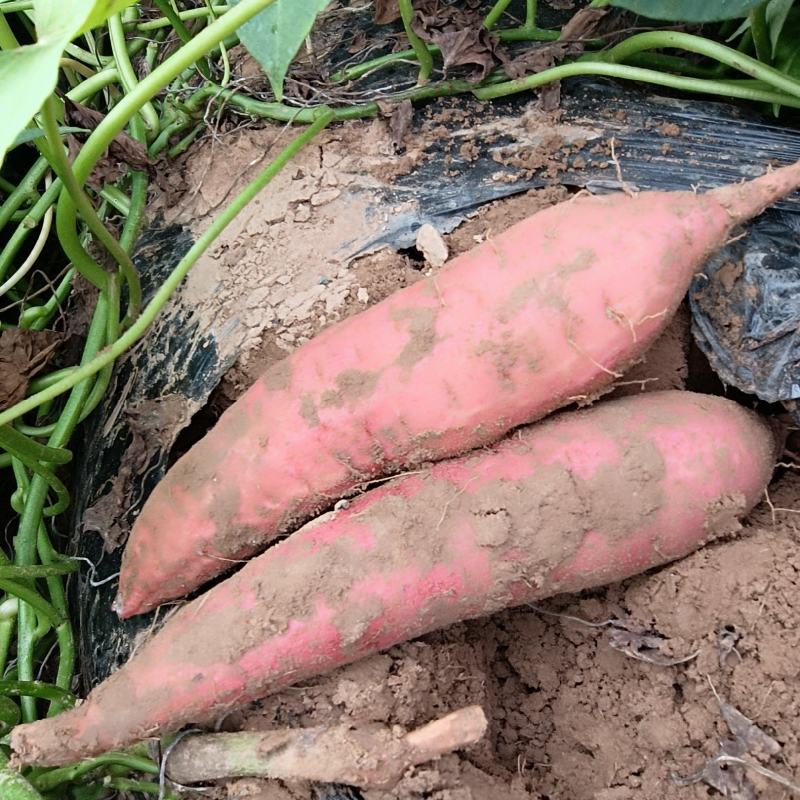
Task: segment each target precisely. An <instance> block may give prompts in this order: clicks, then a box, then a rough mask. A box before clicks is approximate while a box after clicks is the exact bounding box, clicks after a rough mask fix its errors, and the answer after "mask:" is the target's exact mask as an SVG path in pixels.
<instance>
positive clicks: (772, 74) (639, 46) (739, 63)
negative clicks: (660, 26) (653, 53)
mask: <svg viewBox="0 0 800 800" xmlns="http://www.w3.org/2000/svg"><path fill="white" fill-rule="evenodd" d="M666 47H672V48H676V49H679V50H687V51H689V52H690V53H697V54H698V55H702V56H706V57H707V58H712V59H714V60H715V61H719V62H721V63H723V64H726V65H727V66H729V67H732V68H733V69H735V70H738V71H739V72H742V73H744V74H745V75H749V76H750V77H752V78H756V79H757V80H760V81H763V82H764V83H766V84H769V85H770V86H773V87H774V88H776V89H778V90H780V91H782V92H786V93H787V94H790V95H792V96H794V97H798V98H800V82H798V81H796V80H793V79H792V78H790V77H788V76H787V75H784V74H783V73H782V72H779V71H778V70H776V69H775V68H774V67H770V66H769V65H768V64H762V63H761V62H760V61H757V60H756V59H754V58H751V57H750V56H748V55H745V54H744V53H740V52H739V51H738V50H734V49H733V48H732V47H727V46H726V45H724V44H720V43H719V42H712V41H711V40H710V39H705V38H703V37H702V36H695V35H693V34H691V33H683V32H681V31H648V32H646V33H637V34H635V35H633V36H631V37H629V38H628V39H625V40H623V41H622V42H620V43H619V44H617V45H615V46H614V47H612V48H610V49H609V50H606V52H605V53H603V54H602V55H601V56H600V57H601V58H602V59H603V60H604V61H608V62H610V63H615V64H616V63H619V62H621V61H625V60H626V59H628V58H629V57H630V56H631V55H634V54H636V53H641V52H642V51H643V50H656V49H662V48H666ZM634 80H636V79H635V78H634ZM664 85H666V84H664ZM746 99H749V98H746Z"/></svg>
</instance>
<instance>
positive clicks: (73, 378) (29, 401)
mask: <svg viewBox="0 0 800 800" xmlns="http://www.w3.org/2000/svg"><path fill="white" fill-rule="evenodd" d="M237 8H238V6H237ZM230 13H232V12H228V14H230ZM226 16H228V15H227V14H226ZM223 19H224V17H223ZM140 85H141V84H140ZM129 96H130V95H129ZM123 102H124V101H123ZM117 107H118V106H117ZM317 113H318V117H317V119H316V120H315V121H314V122H313V123H312V124H311V125H309V127H308V128H306V129H305V130H303V132H302V133H300V134H299V135H298V136H297V137H296V138H295V139H293V140H292V141H291V142H290V143H289V144H288V145H287V146H286V147H285V148H284V149H283V150H282V151H281V152H280V153H279V154H278V155H277V156H276V157H275V159H274V160H273V161H272V162H271V163H270V164H269V165H268V166H267V167H266V168H265V169H264V170H263V172H261V173H260V174H259V175H258V176H257V177H256V178H255V179H253V181H251V182H250V183H249V184H248V185H247V186H246V187H245V188H244V189H243V190H242V191H241V192H240V194H239V195H237V196H236V198H235V199H234V200H233V201H232V202H231V203H230V204H229V205H228V206H227V207H226V208H225V210H224V211H223V212H222V213H220V214H219V216H217V217H216V218H215V220H214V221H213V222H212V223H211V225H210V226H209V227H208V229H207V230H206V231H204V233H203V234H202V235H201V236H200V238H198V240H197V241H196V242H195V243H194V244H193V245H192V247H191V248H190V249H189V251H188V252H187V253H186V255H185V256H184V257H183V258H182V259H181V260H180V261H179V262H178V264H177V265H176V266H175V268H174V269H173V270H172V272H171V273H170V274H169V276H168V277H167V279H166V280H165V281H164V283H163V284H161V286H160V287H159V288H158V290H157V291H156V293H155V295H154V296H153V299H152V300H151V301H150V302H149V303H148V304H147V306H145V308H144V310H143V311H142V313H141V314H140V315H139V317H138V318H137V320H136V322H134V323H133V325H131V327H130V328H128V330H127V331H125V333H123V334H122V336H120V338H119V339H117V340H116V341H115V342H114V343H113V344H111V345H109V346H108V347H106V348H105V349H104V350H103V351H102V352H100V353H98V354H97V355H96V356H94V358H90V359H89V360H86V361H85V362H84V363H83V364H81V366H80V367H78V368H77V369H76V370H75V371H74V372H72V373H70V374H69V375H67V376H66V377H65V378H63V379H62V380H60V381H58V382H57V383H54V384H53V385H52V386H49V387H47V388H46V389H42V390H41V391H40V392H37V393H36V394H33V395H30V396H29V397H26V398H25V399H24V400H21V401H20V402H19V403H17V404H16V405H15V406H13V407H12V408H9V409H6V410H5V411H3V412H0V425H5V424H7V423H9V422H12V421H13V420H15V419H17V418H18V417H20V416H21V415H22V414H26V413H27V412H28V411H31V410H32V409H34V408H36V407H37V406H39V405H41V404H42V403H44V402H46V401H48V400H52V399H54V398H56V397H58V396H59V395H60V394H62V393H63V392H65V391H67V390H68V389H70V388H72V387H73V386H76V385H77V384H80V383H81V382H82V381H85V380H86V379H87V378H91V377H92V376H93V375H95V374H96V373H97V372H99V371H100V370H101V369H103V367H105V366H107V365H109V364H111V363H113V362H114V360H115V359H117V358H118V357H119V356H121V355H122V354H123V353H124V352H125V351H126V350H127V349H128V348H129V347H130V346H131V345H133V344H134V343H135V342H136V341H137V340H138V339H139V338H140V337H141V336H142V335H143V334H144V332H145V331H146V330H147V328H148V327H149V326H150V324H151V323H152V322H153V320H154V319H155V318H156V316H157V315H158V312H159V311H160V310H161V308H162V307H163V305H164V304H165V303H166V302H167V300H168V299H169V298H170V296H171V295H172V293H173V292H174V291H175V289H176V288H177V287H178V286H179V285H180V283H181V281H182V280H183V279H184V278H185V277H186V275H187V273H188V272H189V270H190V269H191V268H192V266H193V265H194V264H195V262H196V261H197V259H198V258H199V257H200V256H201V255H202V253H204V252H205V250H206V248H208V246H209V245H210V244H211V243H212V242H213V241H214V240H215V239H216V238H217V236H219V234H220V233H221V232H222V231H223V230H224V229H225V228H226V227H227V226H228V225H229V224H230V222H231V221H232V220H233V219H234V218H235V217H236V216H237V214H238V213H239V212H240V211H241V210H242V209H243V208H244V207H245V206H246V205H247V204H248V203H249V202H250V200H252V199H253V198H254V197H255V196H256V195H257V194H258V193H259V192H260V191H261V190H262V189H263V188H264V187H265V186H266V185H267V184H268V183H269V182H270V181H271V180H272V179H273V178H274V177H275V175H277V174H278V173H279V172H280V171H281V169H283V167H284V166H285V165H286V163H287V162H288V161H289V160H290V159H292V158H293V157H294V156H295V155H296V154H297V153H298V152H299V151H300V150H302V149H303V147H305V145H306V144H308V142H310V141H311V140H312V139H313V138H314V137H315V136H316V135H317V134H318V133H319V132H320V131H321V130H322V129H323V128H325V127H326V126H327V125H328V124H330V122H331V121H332V120H333V118H334V114H333V112H332V111H331V110H330V109H328V108H324V107H323V108H321V109H319V110H318V112H317ZM106 119H108V118H106ZM54 436H55V434H54ZM45 487H46V484H45Z"/></svg>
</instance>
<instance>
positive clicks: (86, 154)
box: [72, 0, 275, 183]
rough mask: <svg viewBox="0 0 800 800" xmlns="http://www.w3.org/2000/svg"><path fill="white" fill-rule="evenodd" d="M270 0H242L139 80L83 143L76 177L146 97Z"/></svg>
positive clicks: (271, 0) (83, 174)
mask: <svg viewBox="0 0 800 800" xmlns="http://www.w3.org/2000/svg"><path fill="white" fill-rule="evenodd" d="M274 2H275V0H242V2H240V3H238V4H237V5H236V6H234V7H233V8H232V9H230V10H229V11H228V12H226V13H225V14H223V15H222V16H221V17H219V18H218V19H217V20H215V21H214V22H213V23H211V25H209V26H208V27H206V28H203V30H201V31H200V32H199V33H198V34H196V35H195V36H194V38H193V39H192V40H191V41H190V42H189V43H188V44H186V45H184V46H183V47H181V48H180V50H178V51H177V52H175V53H173V54H172V55H171V56H170V57H169V58H168V59H166V61H164V62H163V63H161V64H159V66H157V67H156V68H155V69H154V70H153V71H152V72H151V73H150V74H149V75H148V76H147V77H145V78H143V79H142V80H141V81H139V83H138V84H137V86H136V88H135V89H134V90H133V91H132V92H130V93H129V94H127V95H125V97H124V98H123V99H122V100H120V102H119V103H117V105H115V106H114V108H112V109H111V111H109V113H108V114H107V115H106V116H105V118H104V119H103V121H102V122H101V123H100V124H99V125H98V126H97V128H95V130H94V131H93V133H92V134H91V135H90V136H89V138H88V139H87V140H86V142H85V143H84V145H83V147H82V148H81V151H80V153H79V154H78V156H77V158H76V159H75V163H74V164H73V167H72V168H73V171H74V173H75V176H76V178H77V179H78V181H79V182H80V183H84V182H85V181H86V179H87V178H88V177H89V172H90V171H91V169H92V167H93V166H94V164H95V163H96V161H97V160H98V158H100V156H101V155H102V154H103V153H104V152H105V150H106V148H107V147H108V146H109V144H111V140H112V139H113V138H114V137H115V136H116V135H117V134H118V133H119V132H120V131H121V130H122V129H123V128H124V127H125V125H126V124H127V122H128V120H129V119H130V118H131V117H132V116H133V115H134V114H135V113H136V112H137V111H138V110H139V109H140V108H141V107H142V106H143V105H144V104H145V103H146V102H147V101H148V100H150V99H151V98H152V97H154V96H155V95H156V94H158V92H159V91H161V89H163V88H164V87H165V86H167V85H168V84H169V83H170V81H172V80H174V79H175V78H177V77H178V75H180V74H181V72H183V70H185V69H187V68H189V67H191V66H192V64H194V63H195V61H197V60H198V59H199V58H201V57H202V56H203V55H204V54H205V53H206V52H207V51H208V50H211V49H213V48H214V47H215V46H216V45H217V44H218V43H219V42H220V41H222V40H223V39H225V38H226V37H227V36H230V35H232V34H234V33H235V32H236V31H237V30H238V29H239V28H240V27H241V26H242V25H243V24H244V23H245V22H247V20H249V19H250V18H251V17H254V16H255V15H256V14H257V13H258V12H259V11H262V10H263V9H265V8H267V7H268V6H270V5H272V3H274Z"/></svg>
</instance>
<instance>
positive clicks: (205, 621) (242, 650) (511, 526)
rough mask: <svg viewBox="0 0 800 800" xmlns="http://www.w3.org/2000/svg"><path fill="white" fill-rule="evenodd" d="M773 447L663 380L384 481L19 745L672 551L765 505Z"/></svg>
mask: <svg viewBox="0 0 800 800" xmlns="http://www.w3.org/2000/svg"><path fill="white" fill-rule="evenodd" d="M774 461H775V440H774V437H773V435H772V432H771V431H770V429H769V428H768V427H767V426H766V425H765V424H764V423H763V422H762V421H760V420H759V419H758V418H757V417H756V416H755V415H753V414H751V413H750V412H749V411H746V410H745V409H743V408H741V407H740V406H738V405H736V404H735V403H733V402H731V401H728V400H725V399H722V398H718V397H710V396H703V395H694V394H691V393H687V392H662V393H653V394H647V395H642V396H638V397H627V398H623V399H621V400H617V401H611V402H607V403H600V404H599V405H598V406H596V407H594V408H592V409H589V410H585V411H577V412H569V413H564V414H560V415H557V416H555V417H553V418H552V419H549V420H546V421H544V422H542V423H539V424H538V425H535V426H530V427H527V428H523V429H520V430H519V431H517V432H516V433H515V434H514V435H513V436H512V437H510V438H508V439H506V440H504V441H503V442H501V443H500V444H499V445H496V446H494V447H492V448H489V449H487V450H485V451H483V452H480V453H476V454H472V455H470V456H466V457H462V458H457V459H452V460H449V461H443V462H440V463H438V464H435V465H434V466H433V467H432V468H430V469H429V470H426V471H424V472H422V473H418V474H410V475H407V476H402V477H398V478H395V479H394V480H392V481H390V482H388V483H387V484H385V485H384V486H382V487H379V488H377V489H374V490H372V491H370V492H367V493H366V494H364V495H362V496H361V497H359V498H358V499H357V500H354V501H353V502H352V503H351V504H350V505H349V507H348V508H347V509H344V510H342V511H338V512H336V513H335V514H333V515H329V516H327V518H325V517H324V518H322V519H321V520H319V521H315V522H313V523H310V524H309V525H306V526H305V527H304V528H302V529H301V530H299V531H298V532H296V533H295V534H294V535H293V536H291V537H290V538H288V539H286V540H285V541H283V542H281V543H279V544H277V545H275V546H274V547H272V548H271V549H269V550H268V551H267V552H266V553H264V554H263V555H261V556H259V557H257V558H255V559H253V560H252V561H251V562H250V563H249V564H247V565H246V566H245V567H244V568H243V569H242V570H241V571H240V572H238V573H237V574H235V575H233V576H232V577H230V578H228V579H227V580H226V581H224V582H222V583H220V584H218V585H217V586H215V587H214V588H213V589H211V590H210V591H208V592H207V593H206V594H205V595H203V596H202V597H200V598H198V599H197V600H195V601H193V602H192V603H190V604H188V605H187V606H185V607H184V608H182V609H181V610H180V611H178V612H177V613H176V614H175V615H174V616H173V617H172V618H171V619H170V620H169V621H168V622H167V623H166V624H165V626H164V628H163V629H162V630H161V631H160V632H159V633H157V634H156V635H155V636H154V637H153V638H152V639H151V640H150V641H149V642H148V643H147V644H145V645H144V646H143V647H142V648H141V649H140V650H139V651H138V652H137V653H136V654H135V656H134V657H133V658H132V659H131V661H130V662H129V663H128V664H127V665H125V666H124V667H122V668H121V669H120V670H119V671H118V672H117V673H115V674H114V675H112V676H111V677H110V678H109V679H108V680H107V681H105V682H104V683H103V684H101V685H100V686H99V687H98V688H97V689H95V690H94V691H93V692H92V693H91V694H90V695H89V698H88V699H87V700H86V702H85V703H83V704H82V705H81V706H80V707H78V708H76V709H74V710H71V711H68V712H66V713H64V714H61V715H60V716H58V717H56V718H52V719H48V720H43V721H39V722H35V723H32V724H29V725H22V726H19V727H17V728H16V729H15V730H14V732H13V734H12V747H13V749H14V751H15V752H16V757H17V760H18V761H19V762H21V763H26V764H27V763H35V764H41V765H54V764H61V763H66V762H69V761H72V760H75V759H78V758H83V757H87V756H90V755H92V754H94V753H98V752H101V751H104V750H107V749H112V748H121V747H125V746H127V745H129V744H130V743H131V742H133V741H135V740H137V739H140V738H143V737H146V736H151V735H157V734H159V733H161V732H165V731H167V730H170V729H175V728H178V727H180V726H181V725H183V724H185V723H187V722H200V721H204V720H209V719H212V718H213V717H214V716H216V715H218V714H220V713H222V712H223V711H224V710H226V709H228V708H229V707H230V706H232V705H235V704H237V703H243V702H245V701H247V700H251V699H255V698H258V697H261V696H264V695H266V694H268V693H272V692H275V691H277V690H278V689H280V688H282V687H284V686H286V685H288V684H291V683H294V682H297V681H300V680H303V679H306V678H309V677H311V676H313V675H316V674H320V673H323V672H326V671H329V670H331V669H333V668H335V667H337V666H340V665H342V664H345V663H348V662H350V661H354V660H356V659H358V658H360V657H362V656H366V655H369V654H372V653H375V652H377V651H379V650H381V649H384V648H387V647H389V646H391V645H394V644H396V643H398V642H401V641H404V640H407V639H410V638H413V637H416V636H419V635H422V634H424V633H426V632H429V631H431V630H434V629H437V628H440V627H443V626H446V625H449V624H451V623H454V622H456V621H459V620H464V619H469V618H473V617H477V616H481V615H485V614H490V613H492V612H495V611H497V610H499V609H502V608H506V607H509V606H513V605H517V604H520V603H524V602H529V601H533V600H536V599H538V598H542V597H547V596H551V595H554V594H557V593H559V592H566V591H577V590H580V589H583V588H585V587H589V586H596V585H600V584H603V583H608V582H611V581H617V580H620V579H623V578H625V577H628V576H630V575H634V574H636V573H638V572H641V571H642V570H645V569H647V568H650V567H653V566H655V565H658V564H662V563H665V562H667V561H670V560H672V559H675V558H678V557H680V556H682V555H685V554H686V553H688V552H690V551H691V550H693V549H694V548H696V547H698V546H699V545H701V544H702V543H703V542H704V541H705V540H707V539H709V538H711V537H713V536H714V535H715V534H716V533H718V532H720V531H722V530H728V529H729V528H730V526H731V524H732V522H733V521H734V520H735V518H736V517H737V516H740V515H741V514H743V513H744V512H746V511H747V510H748V509H749V508H750V507H752V506H753V505H754V504H755V503H756V502H757V500H758V498H759V497H760V496H761V494H762V493H763V491H764V487H765V485H766V483H767V481H768V480H769V477H770V474H771V472H772V466H773V464H774Z"/></svg>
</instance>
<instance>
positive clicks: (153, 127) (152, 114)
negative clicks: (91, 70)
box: [107, 14, 160, 136]
mask: <svg viewBox="0 0 800 800" xmlns="http://www.w3.org/2000/svg"><path fill="white" fill-rule="evenodd" d="M107 24H108V37H109V40H110V42H111V52H112V53H113V54H114V62H115V63H116V65H117V69H118V70H119V82H120V83H121V84H122V88H123V89H125V91H126V92H128V93H130V92H132V91H133V90H134V89H135V88H136V84H137V83H139V79H138V78H137V77H136V73H135V72H134V70H133V64H131V59H130V56H129V55H128V49H127V47H126V45H125V31H124V30H123V27H122V18H121V17H120V15H119V14H112V15H111V16H110V17H109V18H108V20H107ZM139 114H140V115H141V118H142V119H143V120H144V124H145V126H146V127H147V130H148V131H150V134H151V135H152V136H156V135H157V134H158V129H159V127H160V126H159V121H158V114H157V113H156V110H155V108H153V104H152V102H150V101H149V100H148V101H147V102H146V103H143V104H142V107H141V109H140V110H139Z"/></svg>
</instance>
